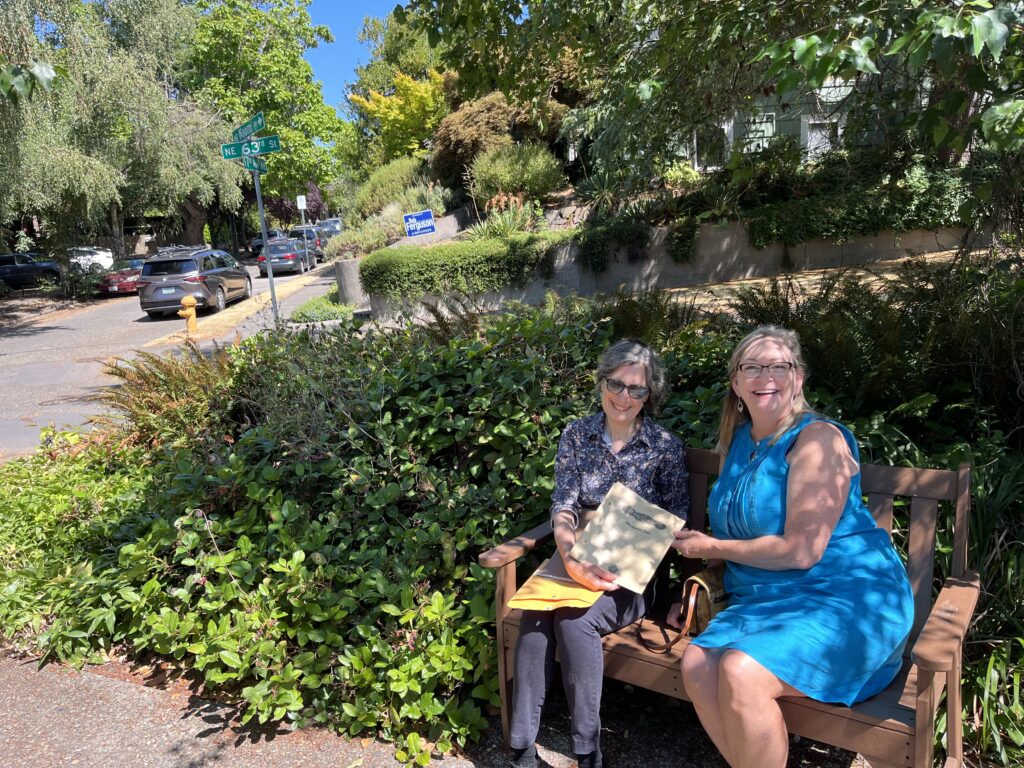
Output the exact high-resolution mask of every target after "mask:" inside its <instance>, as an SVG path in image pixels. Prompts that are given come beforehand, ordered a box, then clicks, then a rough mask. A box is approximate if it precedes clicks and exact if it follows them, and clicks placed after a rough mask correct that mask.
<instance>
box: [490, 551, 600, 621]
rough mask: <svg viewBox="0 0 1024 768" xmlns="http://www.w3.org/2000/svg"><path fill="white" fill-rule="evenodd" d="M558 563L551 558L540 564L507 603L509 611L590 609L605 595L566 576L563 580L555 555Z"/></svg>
mask: <svg viewBox="0 0 1024 768" xmlns="http://www.w3.org/2000/svg"><path fill="white" fill-rule="evenodd" d="M556 558H557V560H558V562H557V563H554V562H552V560H551V559H548V560H545V561H544V562H543V563H541V565H540V568H538V569H537V570H536V571H534V572H533V575H532V576H530V578H528V579H527V580H526V581H525V582H524V583H523V585H522V586H521V587H520V588H519V591H518V592H516V593H515V595H514V596H513V597H512V599H511V600H509V601H508V604H509V607H511V608H522V609H524V610H528V611H553V610H554V609H555V608H589V607H590V606H592V605H593V604H594V603H596V602H597V599H598V598H599V597H601V595H602V594H604V593H603V592H601V591H598V590H593V589H587V588H586V587H584V586H583V585H582V584H578V583H576V582H575V581H573V580H572V579H571V578H570V577H569V576H568V574H566V575H565V576H564V577H562V576H561V575H560V573H565V566H564V565H562V558H561V557H559V556H557V555H556Z"/></svg>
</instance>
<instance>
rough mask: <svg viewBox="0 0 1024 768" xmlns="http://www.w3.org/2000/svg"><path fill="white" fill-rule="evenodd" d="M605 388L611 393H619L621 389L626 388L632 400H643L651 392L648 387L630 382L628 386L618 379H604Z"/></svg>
mask: <svg viewBox="0 0 1024 768" xmlns="http://www.w3.org/2000/svg"><path fill="white" fill-rule="evenodd" d="M604 386H605V389H607V390H608V391H609V392H611V393H612V394H613V395H617V394H619V393H620V392H621V391H622V390H626V391H627V392H628V393H629V396H630V397H632V398H633V399H634V400H643V399H644V398H645V397H647V396H648V395H649V394H651V388H650V387H641V386H640V385H638V384H630V385H629V386H628V387H627V386H626V385H625V384H624V383H623V382H621V381H619V380H618V379H605V380H604Z"/></svg>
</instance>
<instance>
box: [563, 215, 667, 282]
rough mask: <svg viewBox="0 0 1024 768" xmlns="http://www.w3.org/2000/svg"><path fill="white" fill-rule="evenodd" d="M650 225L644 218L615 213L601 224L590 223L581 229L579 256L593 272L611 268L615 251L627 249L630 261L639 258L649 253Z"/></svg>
mask: <svg viewBox="0 0 1024 768" xmlns="http://www.w3.org/2000/svg"><path fill="white" fill-rule="evenodd" d="M650 238H651V228H650V227H649V226H648V225H647V224H645V223H644V222H642V221H638V220H636V219H634V218H630V217H626V216H615V217H612V218H611V219H608V220H606V221H603V222H601V223H598V224H590V225H588V226H586V227H584V228H583V229H581V230H580V231H579V233H578V234H577V235H576V242H577V244H578V245H579V251H578V253H577V258H578V259H579V260H580V262H582V263H583V264H586V265H587V267H589V268H590V269H592V270H593V271H594V272H603V271H604V270H606V269H607V268H608V259H609V256H610V255H611V253H612V251H613V250H615V249H617V248H623V247H624V248H626V249H628V252H629V256H628V258H629V260H630V261H640V260H641V259H643V258H644V255H645V254H646V252H647V243H648V241H649V240H650Z"/></svg>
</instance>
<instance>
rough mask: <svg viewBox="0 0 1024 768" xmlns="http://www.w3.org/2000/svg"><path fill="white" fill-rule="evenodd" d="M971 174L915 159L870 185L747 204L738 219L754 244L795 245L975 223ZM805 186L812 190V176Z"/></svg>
mask: <svg viewBox="0 0 1024 768" xmlns="http://www.w3.org/2000/svg"><path fill="white" fill-rule="evenodd" d="M972 173H974V170H973V169H970V168H967V169H961V170H952V171H951V170H948V169H945V168H929V167H927V166H925V165H923V164H922V163H920V162H916V163H912V164H910V165H909V166H908V167H906V168H905V169H903V170H900V171H899V172H898V174H894V175H886V176H884V177H882V178H881V179H880V180H879V181H878V182H877V183H876V184H870V183H865V182H860V183H857V182H851V183H850V184H849V185H848V186H847V187H846V189H845V190H843V191H833V190H829V191H827V192H822V193H821V194H814V195H813V196H808V197H803V198H796V199H791V200H786V201H785V202H779V203H769V204H767V205H762V206H759V207H757V208H752V209H750V210H749V211H747V212H745V213H743V214H741V218H745V219H746V220H747V229H748V232H749V234H750V241H751V243H753V245H754V246H755V247H757V248H764V247H766V246H768V245H770V244H771V243H774V242H783V243H785V244H786V245H796V244H798V243H803V242H807V241H808V240H811V239H814V238H821V239H824V240H829V241H831V242H837V243H839V242H844V241H847V240H849V239H851V238H853V237H857V236H860V235H871V234H877V233H879V232H881V231H884V230H892V231H894V232H906V231H909V230H912V229H928V230H934V229H940V228H943V227H952V226H978V225H980V224H981V223H982V222H983V221H984V217H985V215H986V213H987V212H986V211H985V210H984V209H982V208H978V207H975V206H968V202H969V198H970V186H969V183H968V181H967V180H968V178H970V174H972ZM794 186H795V185H789V188H790V189H792V188H793V187H794ZM806 186H807V187H808V188H810V189H813V187H814V178H813V176H812V177H811V179H809V180H808V183H807V185H806ZM965 214H966V215H967V216H968V218H967V220H965V219H964V215H965Z"/></svg>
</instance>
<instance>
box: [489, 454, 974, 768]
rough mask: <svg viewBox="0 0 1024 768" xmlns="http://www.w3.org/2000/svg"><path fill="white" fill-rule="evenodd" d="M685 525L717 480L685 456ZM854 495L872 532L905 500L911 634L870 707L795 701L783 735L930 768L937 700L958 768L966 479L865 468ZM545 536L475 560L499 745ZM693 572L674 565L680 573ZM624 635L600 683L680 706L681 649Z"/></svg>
mask: <svg viewBox="0 0 1024 768" xmlns="http://www.w3.org/2000/svg"><path fill="white" fill-rule="evenodd" d="M687 463H688V466H689V471H690V525H691V527H694V528H698V529H703V528H704V527H705V525H706V509H707V496H708V490H709V489H710V486H711V483H712V481H713V479H714V478H715V477H716V476H717V475H718V472H719V465H720V463H719V456H718V455H717V454H715V453H714V452H712V451H707V450H702V449H693V448H691V449H688V450H687ZM861 486H862V489H863V491H864V494H865V496H866V497H867V502H868V507H869V509H870V510H871V513H872V514H873V515H874V517H875V520H876V521H877V522H878V524H879V525H880V526H882V527H884V528H885V529H886V530H887V531H890V532H891V530H892V520H893V502H894V500H895V499H896V498H898V497H903V498H907V499H909V504H910V523H909V529H908V530H907V531H906V532H905V534H906V541H907V549H908V554H907V571H908V573H909V575H910V582H911V585H912V586H913V591H914V626H913V630H912V633H911V638H910V642H909V643H908V644H907V652H906V654H905V659H904V665H903V669H902V670H901V671H900V673H899V675H897V677H896V679H895V680H894V681H893V682H892V684H891V685H890V686H889V687H888V688H887V689H886V690H884V691H883V692H882V693H880V694H878V695H877V696H875V697H874V698H871V699H869V700H867V701H864V702H861V703H859V704H856V705H854V706H853V707H845V706H842V705H834V704H822V703H820V702H817V701H812V700H810V699H805V698H795V699H794V698H785V699H782V702H781V703H782V711H783V714H784V716H785V718H786V726H787V727H788V728H789V731H790V732H791V733H793V734H797V735H799V736H802V737H806V738H810V739H814V740H816V741H820V742H824V743H827V744H832V745H834V746H837V747H841V748H843V749H848V750H851V751H854V752H858V753H860V754H861V755H863V756H864V757H865V758H866V759H867V760H868V761H869V762H870V763H871V765H872V767H873V768H889V767H890V766H914V767H915V768H932V760H933V741H934V736H935V719H936V713H937V712H938V709H939V705H940V699H941V697H942V692H943V689H945V690H946V711H947V724H948V726H947V727H948V734H949V736H948V742H947V754H948V758H947V759H946V762H945V764H944V768H953V766H962V765H963V745H962V740H961V705H960V670H961V648H962V645H963V639H964V635H965V633H966V632H967V627H968V625H969V624H970V620H971V617H972V615H973V613H974V607H975V604H976V602H977V599H978V593H979V591H980V580H979V578H978V574H977V573H976V572H974V571H971V570H969V569H968V567H967V525H968V512H969V508H970V470H969V469H968V467H967V466H966V465H961V467H960V469H959V470H958V471H955V472H954V471H950V470H937V469H914V468H897V467H886V466H877V465H871V464H866V465H864V466H863V467H862V476H861ZM940 502H950V503H951V505H952V506H953V509H954V519H953V551H952V554H951V572H950V574H949V576H948V577H947V578H946V579H945V582H944V583H943V584H942V585H941V588H940V589H939V592H938V595H937V596H934V595H933V592H934V589H933V582H934V581H935V576H936V574H935V531H936V526H937V523H938V518H939V504H940ZM550 535H551V526H550V525H548V524H544V525H541V526H538V527H536V528H534V529H532V530H530V531H527V532H526V533H523V534H522V535H520V536H518V537H517V538H515V539H513V540H511V541H509V542H506V543H504V544H501V545H500V546H498V547H495V548H494V549H492V550H490V551H488V552H485V553H484V554H482V555H480V558H479V561H480V564H481V565H483V566H484V567H486V568H495V569H497V574H496V579H495V586H496V606H497V625H498V626H497V634H498V637H497V642H498V674H499V677H500V688H501V721H502V728H503V731H504V737H505V742H506V744H507V743H508V733H509V707H510V702H511V701H512V696H511V693H512V685H513V684H514V681H513V680H512V669H513V663H512V658H513V654H514V653H515V646H516V638H517V636H518V631H519V620H520V616H521V612H520V611H518V610H514V609H510V608H509V607H508V600H509V598H510V597H512V595H514V594H515V591H516V589H517V585H516V561H517V560H518V559H519V558H521V557H523V556H524V555H525V554H527V553H528V552H530V551H531V550H533V549H534V548H535V547H536V546H537V545H538V544H539V543H540V542H541V541H543V540H544V539H545V538H548V537H550ZM698 567H699V563H696V562H694V561H684V572H692V571H695V570H697V568H698ZM644 634H645V636H646V637H647V638H648V639H649V640H651V641H652V642H663V641H664V639H665V638H666V636H667V635H666V634H665V628H664V627H663V626H660V625H658V624H657V623H656V622H651V621H647V622H645V623H644ZM634 635H635V627H634V626H630V627H626V628H624V629H622V630H620V631H619V632H616V633H613V634H611V635H609V636H607V637H606V638H605V639H604V649H605V676H606V677H611V678H614V679H616V680H620V681H622V682H625V683H630V684H631V685H633V686H637V687H641V688H647V689H650V690H652V691H657V692H659V693H663V694H665V695H667V696H672V697H674V698H677V699H684V700H689V697H688V696H687V694H686V690H685V689H684V687H683V682H682V674H681V671H680V667H679V660H680V657H681V656H682V653H683V650H684V649H685V648H686V645H687V640H685V639H684V640H682V641H680V642H679V643H678V644H677V645H676V646H675V648H673V649H672V651H671V652H670V653H668V654H656V653H651V652H650V651H647V650H646V649H645V648H644V647H643V646H642V645H640V644H639V643H638V642H637V640H636V638H635V636H634Z"/></svg>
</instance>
